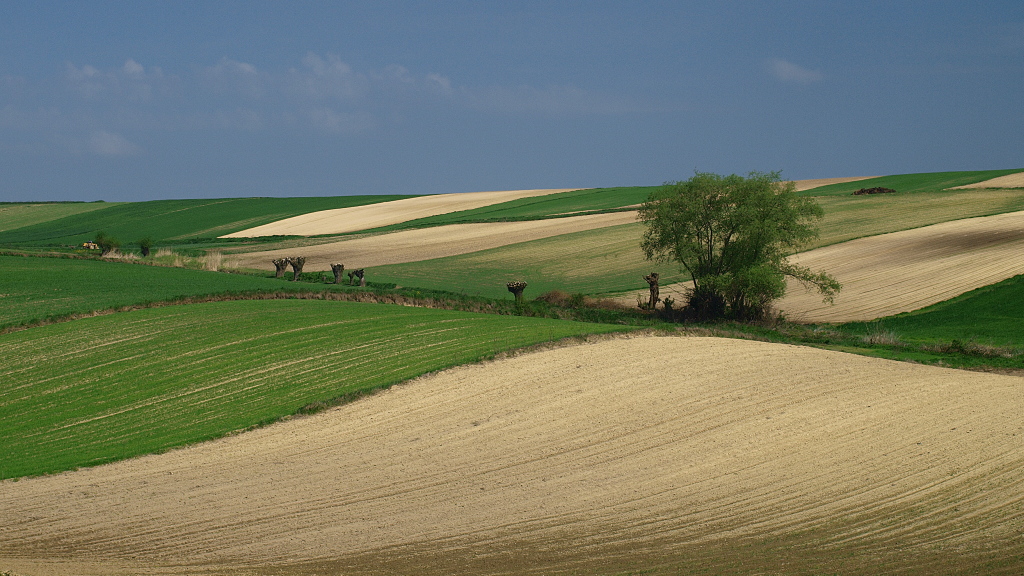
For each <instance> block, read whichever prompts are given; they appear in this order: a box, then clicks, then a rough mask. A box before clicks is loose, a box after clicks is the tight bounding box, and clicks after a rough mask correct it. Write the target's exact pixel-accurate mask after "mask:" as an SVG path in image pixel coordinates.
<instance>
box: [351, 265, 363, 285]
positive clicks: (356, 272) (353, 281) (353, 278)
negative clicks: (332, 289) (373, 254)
mask: <svg viewBox="0 0 1024 576" xmlns="http://www.w3.org/2000/svg"><path fill="white" fill-rule="evenodd" d="M363 270H364V269H363V268H360V269H358V270H353V271H351V272H349V273H348V283H349V284H350V285H352V286H355V285H356V278H358V279H359V285H360V286H366V280H364V279H363Z"/></svg>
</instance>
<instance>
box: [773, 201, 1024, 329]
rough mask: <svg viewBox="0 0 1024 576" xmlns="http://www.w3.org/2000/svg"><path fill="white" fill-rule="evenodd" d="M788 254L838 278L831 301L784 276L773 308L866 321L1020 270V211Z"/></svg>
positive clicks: (1023, 243)
mask: <svg viewBox="0 0 1024 576" xmlns="http://www.w3.org/2000/svg"><path fill="white" fill-rule="evenodd" d="M791 261H792V262H794V263H796V264H800V265H802V266H807V267H809V268H811V269H812V270H826V271H828V272H829V273H831V274H833V275H834V276H835V277H836V278H837V279H838V280H839V281H840V282H841V283H842V284H843V290H842V292H841V293H840V294H839V296H838V297H837V298H836V303H835V306H829V305H827V304H823V303H822V302H821V298H820V297H819V296H817V294H816V293H813V292H808V291H807V290H805V289H804V288H803V287H802V286H800V284H799V283H796V282H790V286H789V290H788V294H789V295H788V296H786V298H784V299H783V300H781V301H780V302H779V308H780V309H781V310H783V311H785V312H786V315H787V317H788V318H789V319H791V320H796V321H801V322H850V321H859V320H872V319H874V318H880V317H883V316H890V315H893V314H898V313H900V312H909V311H911V310H917V309H918V308H923V307H925V306H929V305H931V304H935V303H937V302H941V301H943V300H947V299H949V298H952V297H954V296H957V295H959V294H963V293H964V292H967V291H970V290H973V289H975V288H980V287H982V286H986V285H989V284H994V283H996V282H999V281H1002V280H1005V279H1007V278H1010V277H1012V276H1015V275H1017V274H1021V273H1024V212H1012V213H1008V214H999V215H996V216H986V217H983V218H969V219H964V220H955V221H952V222H945V223H942V224H934V225H932V226H926V227H923V228H917V229H913V230H905V231H902V232H893V233H890V234H882V235H879V236H872V237H868V238H860V239H857V240H851V241H849V242H844V243H842V244H835V245H832V246H826V247H824V248H818V249H816V250H810V251H808V252H803V253H800V254H797V255H795V256H793V257H792V258H791Z"/></svg>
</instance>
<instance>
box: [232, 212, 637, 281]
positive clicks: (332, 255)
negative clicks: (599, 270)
mask: <svg viewBox="0 0 1024 576" xmlns="http://www.w3.org/2000/svg"><path fill="white" fill-rule="evenodd" d="M631 222H636V212H612V213H609V214H593V215H587V216H570V217H566V218H552V219H549V220H530V221H526V222H495V223H488V224H452V225H449V226H436V227H433V228H423V229H419V230H403V231H400V232H392V233H389V234H380V235H375V236H364V237H361V238H352V239H350V240H342V241H340V242H332V243H329V244H319V245H315V246H306V247H303V248H288V249H282V250H267V251H263V252H248V253H244V254H233V255H230V256H229V257H227V259H226V264H227V265H229V266H241V267H246V268H258V269H264V270H273V269H274V265H273V264H272V263H271V260H273V259H275V258H281V257H285V256H305V257H306V264H305V266H304V268H303V270H306V271H318V270H330V269H331V264H337V263H342V264H344V265H345V268H346V269H353V268H367V267H371V266H383V265H385V264H401V263H403V262H417V261H420V260H430V259H433V258H442V257H444V256H455V255H457V254H467V253H469V252H476V251H479V250H486V249H488V248H497V247H499V246H505V245H508V244H516V243H518V242H526V241H529V240H537V239H540V238H548V237H550V236H558V235H560V234H569V233H571V232H579V231H582V230H592V229H594V228H604V227H607V226H616V225H618V224H629V223H631Z"/></svg>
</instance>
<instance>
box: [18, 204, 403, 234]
mask: <svg viewBox="0 0 1024 576" xmlns="http://www.w3.org/2000/svg"><path fill="white" fill-rule="evenodd" d="M410 197H411V196H399V195H390V196H325V197H308V198H214V199H189V200H152V201H148V202H126V203H119V204H106V205H105V207H103V208H101V209H99V210H94V211H90V212H85V213H81V214H73V215H68V216H65V217H63V218H58V219H54V220H50V221H46V222H41V223H37V224H33V225H29V226H24V227H20V228H17V229H13V230H7V231H3V232H0V245H33V246H53V245H67V244H73V245H74V244H79V243H81V242H84V241H87V240H92V239H93V238H94V237H95V234H96V232H97V231H103V232H106V233H107V234H108V235H110V236H114V237H116V238H118V239H120V240H121V242H122V244H125V245H128V244H133V243H135V242H136V241H138V240H139V239H141V238H144V237H146V236H148V237H150V238H151V239H152V240H153V241H154V242H156V243H157V244H161V243H164V244H166V243H169V242H170V243H174V242H178V243H180V242H183V241H188V240H195V239H205V238H215V237H217V236H220V235H222V234H228V233H231V232H237V231H239V230H244V229H246V228H251V227H253V226H257V225H260V224H266V223H269V222H274V221H277V220H282V219H285V218H290V217H292V216H297V215H299V214H305V213H307V212H315V211H318V210H330V209H336V208H346V207H351V206H362V205H366V204H375V203H379V202H387V201H389V200H398V199H402V198H410Z"/></svg>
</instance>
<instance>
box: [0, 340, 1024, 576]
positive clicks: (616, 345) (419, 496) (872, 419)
mask: <svg viewBox="0 0 1024 576" xmlns="http://www.w3.org/2000/svg"><path fill="white" fill-rule="evenodd" d="M652 359H657V362H654V361H652ZM1020 382H1021V380H1020V379H1018V378H1011V377H1006V376H998V375H991V374H974V373H966V372H958V371H952V370H944V369H939V368H931V367H923V366H914V365H910V364H905V363H893V362H885V361H881V360H877V359H868V358H859V357H855V356H850V355H847V354H839V353H835V352H827V351H822V350H814V349H809V348H798V347H792V346H784V345H778V344H767V343H758V342H740V341H729V340H720V339H712V338H631V339H616V340H613V341H604V342H597V343H594V344H590V345H586V346H577V347H571V348H560V349H554V350H546V351H541V352H538V353H535V354H525V355H520V356H516V357H514V358H510V359H507V360H502V361H500V362H493V363H486V364H482V365H473V366H464V367H459V368H456V369H453V370H449V371H445V372H442V373H438V374H434V375H431V376H429V377H427V378H423V379H419V380H417V381H415V382H412V383H410V384H409V385H407V386H401V387H396V388H393V389H392V390H390V391H388V392H387V393H384V394H382V395H380V396H377V397H373V398H369V399H366V400H365V401H362V402H357V403H353V404H349V405H346V406H343V407H341V408H339V409H337V410H331V411H328V412H325V413H322V414H319V415H316V416H314V417H311V418H303V419H297V420H293V421H290V422H286V423H282V424H281V425H277V426H272V427H266V428H263V429H260V430H256V431H253V432H252V433H250V434H244V435H239V436H234V437H229V438H225V439H222V440H219V441H217V442H213V443H207V444H202V445H197V446H193V447H189V448H187V449H184V450H179V451H175V452H173V453H170V454H166V455H160V456H153V457H147V458H141V459H137V460H133V461H128V462H121V463H117V464H114V465H112V466H104V467H99V468H94V469H90V470H84V471H81V472H78V473H74V474H65V475H61V476H57V477H49V478H34V479H28V480H27V481H22V482H18V483H14V482H8V483H4V484H2V485H0V489H2V490H3V494H4V498H2V499H0V515H5V516H7V517H8V518H10V521H9V522H7V523H5V524H4V525H3V526H0V541H3V542H4V543H5V546H4V552H3V554H4V555H6V556H8V557H18V556H20V557H21V558H22V559H24V561H23V562H22V563H21V564H20V566H23V567H24V568H23V569H24V570H25V571H26V572H27V573H35V572H36V571H43V567H44V566H46V565H47V563H48V562H50V563H53V562H54V561H53V558H55V557H57V558H61V559H62V561H64V562H67V564H65V567H66V568H65V570H66V571H68V572H74V573H81V574H89V573H92V574H96V573H104V574H111V573H133V570H131V567H130V566H127V565H128V564H129V563H131V562H133V561H134V562H138V563H139V564H138V567H140V568H141V567H142V566H146V567H147V568H149V570H146V571H143V570H135V571H134V572H145V573H148V574H174V573H177V574H185V573H188V574H195V573H216V574H265V575H270V574H278V575H283V574H342V573H343V574H381V573H392V574H413V573H415V574H483V573H486V574H551V573H578V574H590V573H604V574H609V573H628V574H638V573H655V574H657V573H670V574H672V573H712V574H724V573H757V574H764V573H793V574H834V573H841V574H878V573H903V574H906V573H917V574H935V573H965V574H967V573H1007V574H1013V573H1020V569H1021V565H1022V563H1024V542H1022V541H1021V539H1020V537H1019V535H1020V530H1021V528H1022V527H1024V508H1022V506H1021V503H1022V496H1021V493H1020V490H1019V486H1020V483H1021V481H1022V480H1024V453H1022V451H1021V448H1022V447H1024V446H1022V442H1024V428H1022V426H1021V422H1020V418H1019V414H1020V411H1021V408H1022V406H1024V393H1022V391H1024V389H1022V387H1021V385H1020ZM141 495H144V500H142V502H141V503H140V498H139V497H140V496H141ZM701 549H703V550H704V551H703V552H701ZM33 559H35V569H34V570H33V569H30V568H32V567H33V565H32V563H31V562H32V560H33ZM129 559H131V560H129ZM90 562H92V563H93V564H91V565H90V564H89V563H90ZM108 562H109V565H106V563H108ZM118 562H121V563H122V566H123V567H119V566H118ZM79 563H80V564H81V565H83V566H82V567H79ZM51 565H53V564H51ZM68 567H71V568H68ZM104 569H106V570H104ZM662 570H663V572H662Z"/></svg>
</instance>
